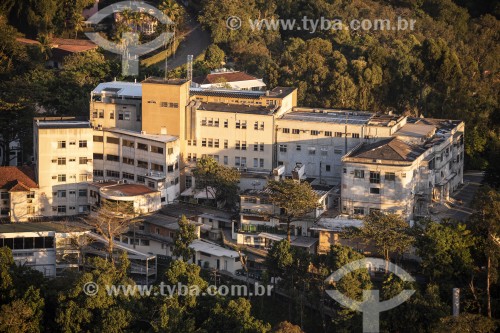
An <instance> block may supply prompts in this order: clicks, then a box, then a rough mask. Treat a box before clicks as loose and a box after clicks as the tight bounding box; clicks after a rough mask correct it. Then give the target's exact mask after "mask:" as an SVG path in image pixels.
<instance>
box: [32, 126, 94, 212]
mask: <svg viewBox="0 0 500 333" xmlns="http://www.w3.org/2000/svg"><path fill="white" fill-rule="evenodd" d="M92 135H93V130H92V126H91V124H90V122H89V121H80V120H74V119H72V120H68V119H55V118H36V119H35V120H34V145H33V151H34V159H35V163H36V165H35V176H36V181H37V183H38V186H39V191H40V199H39V200H38V202H39V204H40V206H39V213H40V215H41V216H51V217H53V216H68V215H77V214H81V213H85V212H87V211H88V210H89V204H88V186H87V184H88V182H89V181H92V179H93V162H92V159H93V140H92Z"/></svg>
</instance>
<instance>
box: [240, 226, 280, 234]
mask: <svg viewBox="0 0 500 333" xmlns="http://www.w3.org/2000/svg"><path fill="white" fill-rule="evenodd" d="M235 232H237V233H240V234H258V233H261V232H267V233H270V234H278V235H285V234H286V229H284V228H283V227H281V226H268V225H261V224H242V225H241V226H240V227H238V228H236V229H235Z"/></svg>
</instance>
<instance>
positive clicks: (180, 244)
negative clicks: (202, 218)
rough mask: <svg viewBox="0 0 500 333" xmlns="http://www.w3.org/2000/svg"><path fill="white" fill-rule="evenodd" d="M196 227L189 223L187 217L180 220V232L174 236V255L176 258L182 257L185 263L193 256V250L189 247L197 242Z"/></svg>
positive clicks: (183, 216)
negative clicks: (194, 241)
mask: <svg viewBox="0 0 500 333" xmlns="http://www.w3.org/2000/svg"><path fill="white" fill-rule="evenodd" d="M196 238H197V237H196V233H195V226H194V225H192V224H191V223H189V220H188V219H187V218H186V216H185V215H182V217H181V218H180V219H179V230H178V231H177V232H176V233H175V236H174V250H173V255H174V256H176V257H181V258H183V259H184V260H185V261H188V260H189V259H191V258H192V256H193V253H194V251H193V249H192V248H190V247H189V245H190V244H191V243H192V242H193V240H195V239H196Z"/></svg>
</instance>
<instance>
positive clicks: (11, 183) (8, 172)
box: [0, 166, 38, 192]
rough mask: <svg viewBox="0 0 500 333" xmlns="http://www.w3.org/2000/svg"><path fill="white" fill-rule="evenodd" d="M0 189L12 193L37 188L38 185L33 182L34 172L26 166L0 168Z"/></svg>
mask: <svg viewBox="0 0 500 333" xmlns="http://www.w3.org/2000/svg"><path fill="white" fill-rule="evenodd" d="M0 188H1V189H3V190H8V191H12V192H17V191H29V190H30V189H32V188H38V184H37V183H36V182H35V172H34V170H33V169H32V168H31V167H28V166H21V167H15V166H4V167H0Z"/></svg>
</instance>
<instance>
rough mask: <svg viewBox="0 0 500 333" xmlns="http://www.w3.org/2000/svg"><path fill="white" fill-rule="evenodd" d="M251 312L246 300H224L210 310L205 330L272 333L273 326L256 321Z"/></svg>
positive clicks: (236, 332)
mask: <svg viewBox="0 0 500 333" xmlns="http://www.w3.org/2000/svg"><path fill="white" fill-rule="evenodd" d="M250 310H251V304H250V301H248V300H247V299H245V298H237V299H235V300H228V299H222V300H221V301H219V302H217V303H216V305H215V306H214V307H213V308H211V309H210V316H209V318H208V320H207V321H206V322H205V323H203V328H204V329H205V330H206V331H207V332H235V333H265V332H270V331H271V325H269V324H265V323H263V322H262V321H260V320H258V319H255V318H254V317H253V316H252V315H251V313H250Z"/></svg>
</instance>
